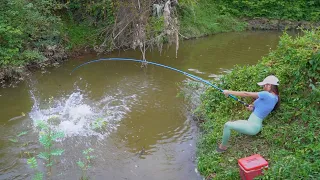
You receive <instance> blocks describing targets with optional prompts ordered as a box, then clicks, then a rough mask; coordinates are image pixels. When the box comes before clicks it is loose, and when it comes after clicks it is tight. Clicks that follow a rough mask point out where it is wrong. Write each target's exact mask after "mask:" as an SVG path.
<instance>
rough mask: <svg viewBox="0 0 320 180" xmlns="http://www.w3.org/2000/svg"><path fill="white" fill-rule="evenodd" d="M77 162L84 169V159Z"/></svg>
mask: <svg viewBox="0 0 320 180" xmlns="http://www.w3.org/2000/svg"><path fill="white" fill-rule="evenodd" d="M77 164H78V166H79V167H80V168H81V169H83V168H84V163H83V162H82V161H80V160H79V161H78V162H77Z"/></svg>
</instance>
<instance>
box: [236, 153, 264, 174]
mask: <svg viewBox="0 0 320 180" xmlns="http://www.w3.org/2000/svg"><path fill="white" fill-rule="evenodd" d="M238 165H239V170H240V177H241V179H242V180H253V178H255V177H257V176H260V175H262V170H263V169H268V162H267V161H266V160H265V159H264V158H263V157H262V156H260V154H255V155H252V156H249V157H245V158H241V159H239V160H238Z"/></svg>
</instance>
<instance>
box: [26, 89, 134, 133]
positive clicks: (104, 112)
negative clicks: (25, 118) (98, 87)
mask: <svg viewBox="0 0 320 180" xmlns="http://www.w3.org/2000/svg"><path fill="white" fill-rule="evenodd" d="M30 94H31V97H32V99H33V101H34V105H33V108H32V110H31V112H30V113H29V116H30V117H31V119H32V120H33V122H34V123H35V122H36V121H37V120H42V121H45V122H48V119H50V118H51V117H55V120H54V121H53V122H51V123H50V127H51V128H53V129H54V130H57V131H63V132H64V133H65V137H73V136H98V137H99V138H104V137H106V136H107V135H108V134H110V132H112V131H113V130H115V129H116V128H117V126H118V124H119V123H118V122H119V121H120V120H121V119H123V118H124V117H125V115H126V114H127V113H128V112H130V108H131V107H132V105H134V103H135V102H134V101H137V95H128V96H125V95H123V94H121V92H119V93H118V94H116V95H114V96H110V95H107V96H105V97H102V99H101V100H100V101H97V102H90V101H89V100H88V99H86V98H84V95H83V94H81V92H80V91H78V92H74V93H72V94H71V95H68V96H67V97H65V98H63V97H61V98H57V99H55V98H54V99H55V100H54V101H53V103H52V105H50V107H47V108H41V105H40V100H39V99H37V98H36V97H35V96H34V93H33V92H30ZM97 120H99V123H102V122H105V124H106V125H105V128H103V130H101V129H99V128H98V130H97V129H94V126H93V123H94V122H97Z"/></svg>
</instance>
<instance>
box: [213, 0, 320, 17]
mask: <svg viewBox="0 0 320 180" xmlns="http://www.w3.org/2000/svg"><path fill="white" fill-rule="evenodd" d="M215 2H216V3H217V6H218V9H219V11H220V12H222V13H227V14H233V15H235V16H237V17H239V16H244V17H252V18H254V17H267V18H276V19H289V20H307V21H319V20H320V1H316V0H313V1H306V0H296V1H286V0H278V1H275V0H260V1H256V0H247V1H233V0H219V1H215Z"/></svg>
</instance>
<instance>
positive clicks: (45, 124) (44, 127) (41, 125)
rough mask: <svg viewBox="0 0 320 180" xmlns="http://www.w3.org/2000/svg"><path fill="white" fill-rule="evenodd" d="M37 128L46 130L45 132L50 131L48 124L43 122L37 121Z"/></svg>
mask: <svg viewBox="0 0 320 180" xmlns="http://www.w3.org/2000/svg"><path fill="white" fill-rule="evenodd" d="M36 127H37V128H39V129H41V130H45V131H47V130H49V126H48V124H47V123H46V122H44V121H41V120H37V121H36Z"/></svg>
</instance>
